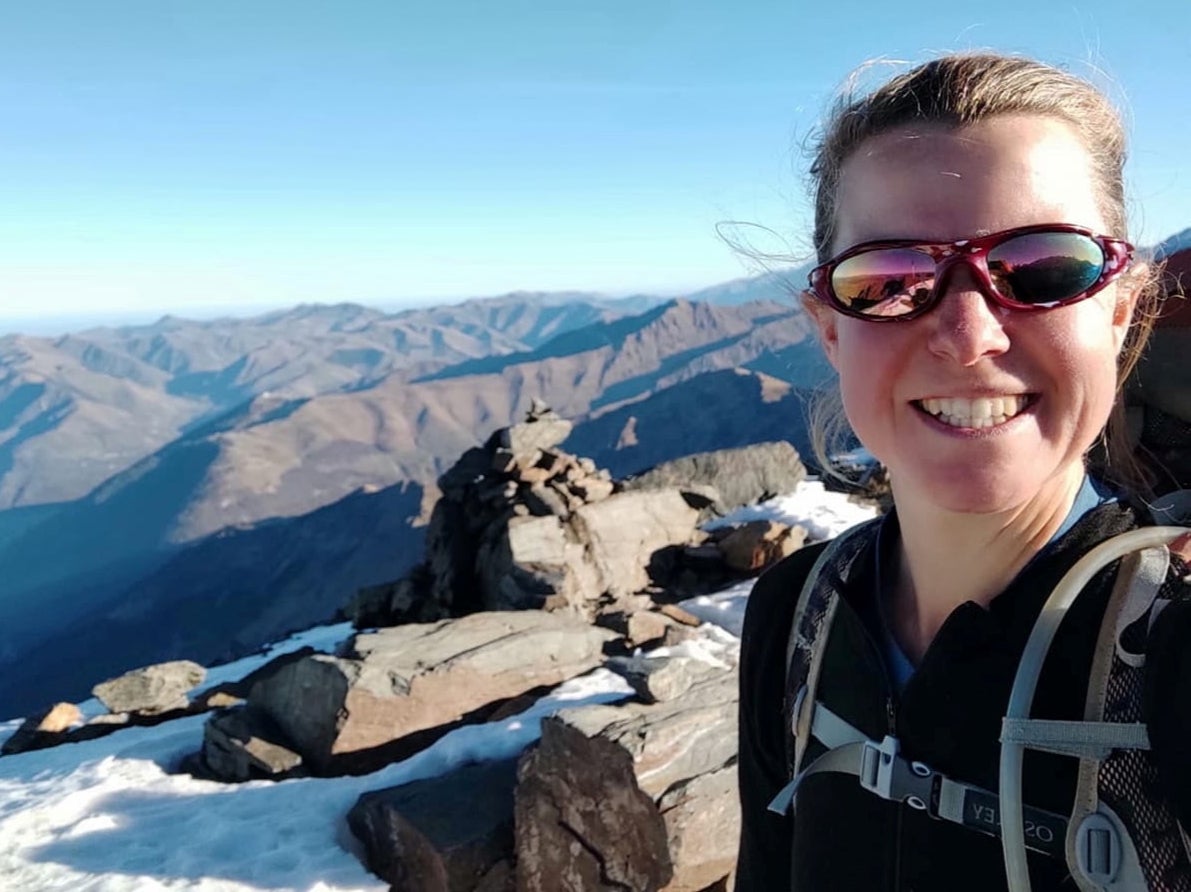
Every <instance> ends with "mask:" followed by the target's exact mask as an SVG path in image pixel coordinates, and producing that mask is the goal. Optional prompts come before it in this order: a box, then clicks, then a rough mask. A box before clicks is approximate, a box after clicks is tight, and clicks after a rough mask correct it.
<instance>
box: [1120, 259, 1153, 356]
mask: <svg viewBox="0 0 1191 892" xmlns="http://www.w3.org/2000/svg"><path fill="white" fill-rule="evenodd" d="M1150 276H1151V270H1150V265H1149V264H1148V263H1138V264H1135V265H1134V266H1133V267H1132V268H1131V269H1130V270H1129V274H1128V275H1127V276H1124V277H1122V279H1121V284H1120V285H1119V286H1118V288H1117V302H1116V305H1115V306H1114V307H1113V309H1112V338H1113V344H1114V346H1115V347H1116V352H1117V353H1120V352H1121V347H1122V346H1124V343H1125V336H1126V335H1127V334H1128V333H1129V325H1130V323H1131V322H1132V321H1133V311H1134V310H1135V309H1137V301H1138V300H1139V299H1140V298H1141V293H1142V291H1143V290H1145V287H1146V285H1147V284H1149V281H1150Z"/></svg>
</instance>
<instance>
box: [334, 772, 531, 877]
mask: <svg viewBox="0 0 1191 892" xmlns="http://www.w3.org/2000/svg"><path fill="white" fill-rule="evenodd" d="M516 781H517V760H516V759H508V760H504V761H500V762H487V763H482V764H479V765H468V766H466V767H464V768H461V769H459V770H457V771H453V772H451V773H450V774H446V775H443V776H440V777H435V778H431V779H429V780H422V781H415V782H413V783H409V784H403V785H401V786H399V787H392V788H390V789H387V790H378V791H376V792H373V793H365V794H364V795H363V796H361V797H360V798H359V800H358V801H357V802H356V804H355V805H354V806H353V807H352V810H351V811H350V812H348V815H347V823H348V826H349V827H351V830H352V833H354V834H355V835H356V837H357V838H358V839H359V840H360V841H361V842H362V843H363V844H364V850H365V857H366V864H367V866H368V869H369V870H371V871H372V872H373V873H375V874H376V875H377V876H379V877H380V878H381V879H383V880H385V881H386V882H389V883H391V884H392V885H393V888H395V889H401V890H403V892H477V890H480V889H485V888H499V887H500V886H499V885H497V884H496V881H497V878H498V876H499V877H501V878H504V879H505V881H506V883H507V881H508V879H510V877H509V873H510V870H509V864H510V862H511V861H512V857H513V789H514V787H515V785H516Z"/></svg>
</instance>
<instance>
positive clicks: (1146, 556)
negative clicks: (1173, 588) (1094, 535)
mask: <svg viewBox="0 0 1191 892" xmlns="http://www.w3.org/2000/svg"><path fill="white" fill-rule="evenodd" d="M1169 567H1170V550H1169V549H1167V548H1165V547H1162V548H1147V549H1145V550H1144V551H1141V552H1138V561H1137V567H1136V569H1135V570H1134V571H1133V577H1132V579H1131V580H1130V582H1129V590H1128V592H1127V593H1126V595H1125V602H1124V603H1123V604H1122V605H1121V607H1120V611H1119V612H1118V613H1117V621H1116V628H1115V629H1114V635H1113V642H1114V647H1115V649H1116V654H1117V658H1118V659H1119V660H1120V661H1121V662H1122V663H1124V664H1125V665H1126V666H1131V667H1133V668H1134V669H1140V668H1142V667H1143V666H1144V665H1145V661H1146V657H1145V653H1131V652H1130V651H1127V650H1125V648H1123V647H1122V646H1121V635H1122V634H1123V633H1124V631H1125V629H1127V628H1128V627H1129V626H1131V625H1132V624H1133V623H1135V622H1137V621H1138V620H1139V619H1141V618H1142V617H1143V616H1146V615H1147V614H1148V613H1150V612H1151V610H1153V607H1154V601H1155V600H1156V599H1157V597H1158V592H1159V591H1160V590H1161V589H1162V584H1163V583H1164V582H1165V581H1166V571H1167V570H1168V569H1169Z"/></svg>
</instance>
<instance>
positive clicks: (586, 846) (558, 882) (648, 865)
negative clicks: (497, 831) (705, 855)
mask: <svg viewBox="0 0 1191 892" xmlns="http://www.w3.org/2000/svg"><path fill="white" fill-rule="evenodd" d="M517 778H518V782H517V791H516V834H517V841H516V849H517V889H518V892H558V890H561V889H567V890H573V892H596V890H609V892H611V890H626V889H632V890H634V892H654V890H659V889H661V888H663V887H664V886H665V885H666V883H667V882H669V881H670V878H671V877H672V876H673V874H674V867H673V865H672V864H671V862H670V854H669V849H668V847H667V843H666V826H665V822H664V821H663V819H662V816H661V814H660V813H659V812H658V810H657V807H656V806H655V805H654V803H653V800H652V799H651V798H650V797H649V796H648V795H646V794H645V793H644V792H642V790H641V788H640V787H639V786H638V785H637V782H636V780H635V779H634V777H633V762H632V758H631V756H630V755H629V754H628V753H627V752H626V751H625V750H624V749H623V748H622V747H620V746H619V745H617V744H615V743H610V742H608V741H605V740H602V739H600V738H598V737H597V738H590V737H588V736H587V735H586V734H584V732H583V731H581V730H579V729H577V728H575V727H574V726H572V725H570V724H568V723H566V722H564V721H560V720H557V719H555V718H547V719H544V720H543V721H542V738H541V741H540V742H539V743H538V745H537V746H536V747H534V748H532V749H530V750H529V751H528V752H527V753H526V754H525V755H524V756H523V757H522V760H521V763H520V765H519V766H518V770H517Z"/></svg>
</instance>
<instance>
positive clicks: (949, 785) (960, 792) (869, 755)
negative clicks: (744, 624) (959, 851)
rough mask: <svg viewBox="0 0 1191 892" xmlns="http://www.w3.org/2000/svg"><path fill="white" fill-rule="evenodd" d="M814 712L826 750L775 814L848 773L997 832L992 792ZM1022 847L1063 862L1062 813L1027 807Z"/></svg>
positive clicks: (949, 817)
mask: <svg viewBox="0 0 1191 892" xmlns="http://www.w3.org/2000/svg"><path fill="white" fill-rule="evenodd" d="M809 711H813V713H814V719H813V720H812V727H813V729H814V735H815V737H817V738H818V739H819V740H820V741H821V742H823V743H824V744H827V745H828V746H829V747H831V748H830V749H828V750H827V751H826V752H824V753H823V754H822V755H820V756H819V757H818V758H817V759H815V760H814V761H813V762H811V764H810V765H808V766H807V767H806V768H805V769H803V770H802V771H800V772H799V773H798V774H797V776H795V778H794V779H793V780H792V781H791V782H790V783H789V784H787V785H786V786H785V787H784V788H782V790H781V792H779V793H778V794H777V796H776V797H774V800H773V802H771V803H770V804H769V810H770V811H773V812H776V813H777V814H781V815H784V814H788V813H790V812H791V811H793V809H794V806H795V803H796V801H797V800H796V797H797V795H798V790H799V789H800V788H801V786H802V784H803V783H804V782H805V781H806V779H807V778H808V777H813V776H815V775H816V774H846V775H849V776H851V777H855V778H856V779H857V781H858V782H859V784H860V786H861V787H863V788H864V789H866V790H868V791H869V792H871V793H875V794H876V795H878V796H880V797H881V798H882V799H886V800H888V801H890V802H903V803H905V804H906V805H909V806H910V807H911V808H914V809H917V810H919V811H925V812H926V813H927V814H929V815H930V816H931V817H934V818H939V819H942V820H945V821H950V822H951V823H954V824H961V825H963V826H964V827H967V828H969V829H972V830H979V831H981V832H983V833H989V834H992V835H993V836H999V835H1000V831H1001V820H1000V803H999V802H998V800H997V796H996V795H995V794H994V793H990V792H988V791H987V790H984V789H981V788H980V787H976V786H972V785H971V784H965V783H961V782H960V781H955V780H952V779H951V778H949V777H946V776H944V775H942V774H939V773H938V772H937V771H933V770H932V769H930V768H929V767H927V766H926V765H923V764H922V763H921V762H911V761H909V760H907V759H905V758H904V757H902V756H901V755H900V753H899V744H898V741H897V738H895V737H886V738H885V739H884V740H883V741H881V742H880V743H877V742H875V741H872V740H868V739H867V738H865V737H864V735H863V734H861V733H860V731H859V730H858V729H857V728H855V727H854V726H853V725H851V724H850V723H849V722H847V721H845V720H844V719H842V718H840V717H839V716H838V715H836V714H835V713H834V712H832V711H831V710H830V709H828V708H827V707H826V706H824V705H823V704H822V703H815V704H814V705H813V706H812V707H810V708H809ZM1025 820H1026V828H1027V835H1026V845H1027V847H1029V848H1031V849H1035V850H1037V851H1039V852H1043V853H1045V854H1047V855H1051V856H1053V857H1055V858H1059V859H1062V858H1063V840H1064V839H1065V838H1066V832H1067V819H1066V818H1065V817H1063V816H1062V815H1056V814H1053V813H1051V812H1047V811H1043V810H1042V809H1035V808H1031V807H1029V806H1026V808H1025Z"/></svg>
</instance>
